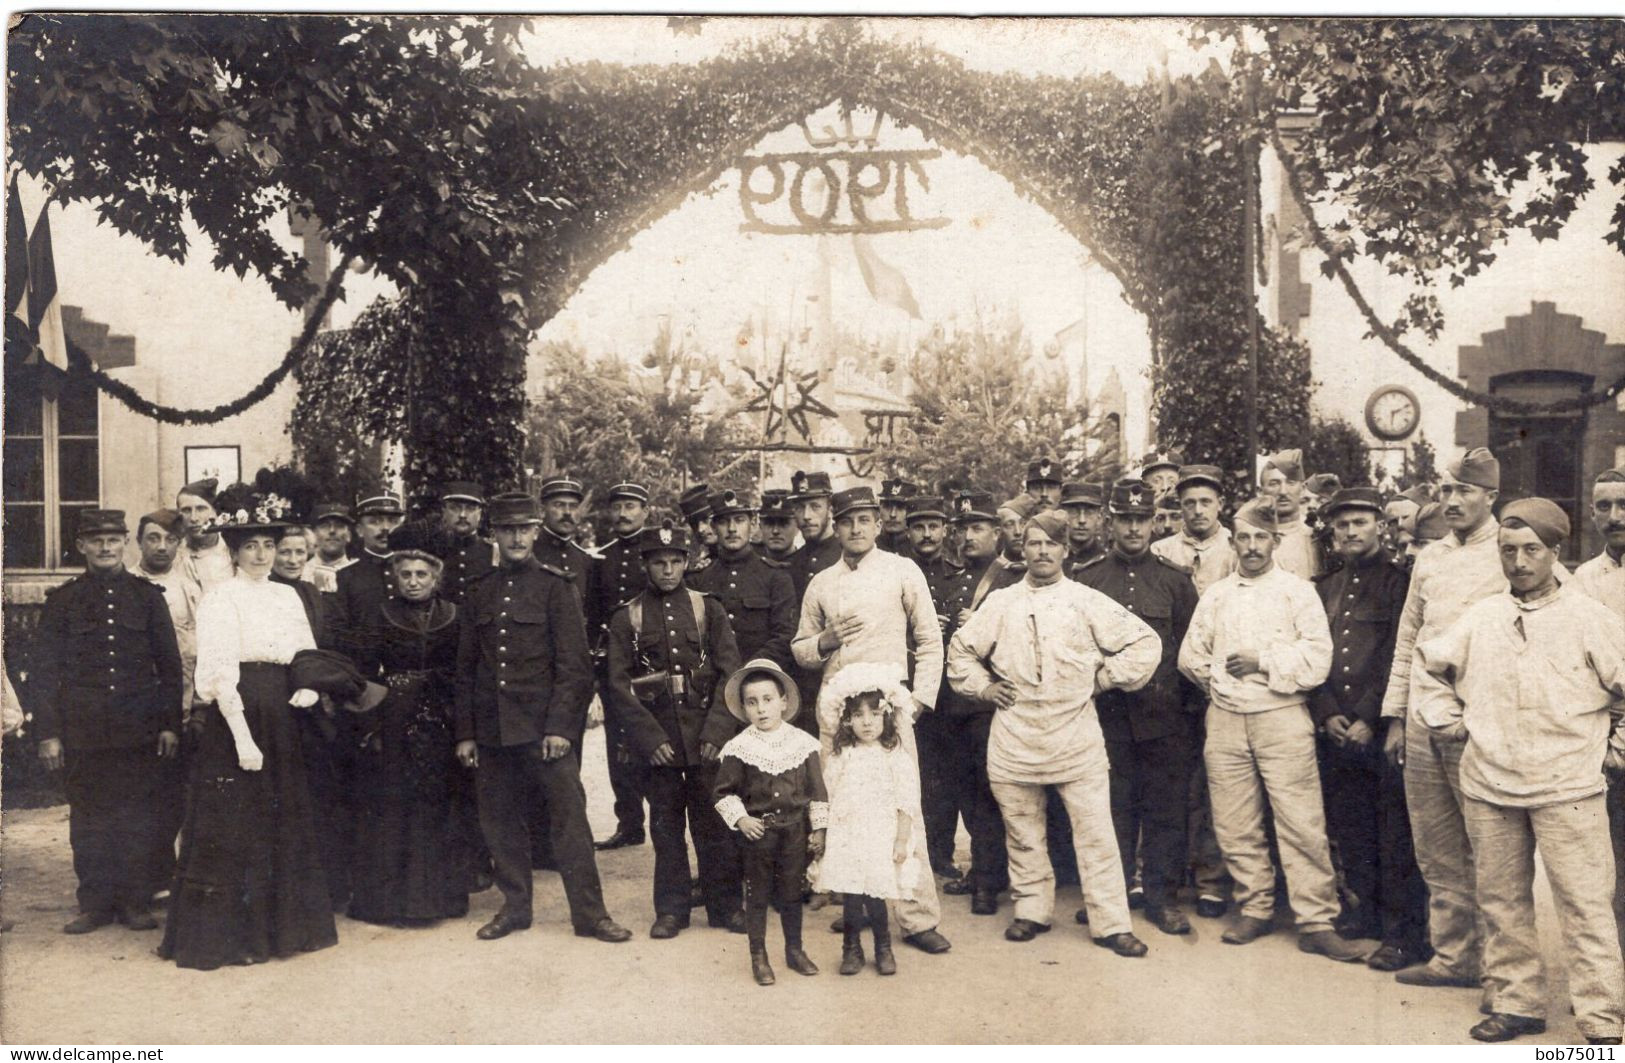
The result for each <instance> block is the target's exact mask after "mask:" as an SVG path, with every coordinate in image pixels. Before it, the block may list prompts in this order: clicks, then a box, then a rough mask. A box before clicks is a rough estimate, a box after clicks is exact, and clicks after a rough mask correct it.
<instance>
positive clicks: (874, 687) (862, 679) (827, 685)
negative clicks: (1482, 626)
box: [818, 661, 914, 734]
mask: <svg viewBox="0 0 1625 1063" xmlns="http://www.w3.org/2000/svg"><path fill="white" fill-rule="evenodd" d="M903 674H904V672H903V666H901V665H896V664H882V663H880V662H877V661H858V662H855V663H853V664H849V665H847V666H846V667H845V668H842V669H841V670H840V671H839V672H836V673H835V674H834V675H832V676H829V677H827V678H826V679H825V680H824V682H823V685H822V686H820V687H819V689H818V727H819V730H820V731H823V732H825V733H830V734H833V733H834V732H835V730H836V729H837V728H838V727H839V726H840V724H841V710H842V709H843V708H844V707H845V706H846V702H847V699H849V698H853V697H856V696H857V695H859V694H867V693H869V692H870V691H878V692H879V694H880V708H881V711H883V712H888V713H891V714H893V716H894V717H895V718H896V719H897V721H898V722H899V723H901V722H903V721H905V720H911V719H913V718H914V695H913V694H910V693H909V692H908V687H906V686H904V685H903Z"/></svg>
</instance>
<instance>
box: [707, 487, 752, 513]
mask: <svg viewBox="0 0 1625 1063" xmlns="http://www.w3.org/2000/svg"><path fill="white" fill-rule="evenodd" d="M705 504H706V507H707V508H708V509H709V510H710V511H711V519H712V520H720V519H721V518H723V517H731V516H733V515H734V514H736V513H755V512H756V506H755V505H754V504H753V503H752V502H751V499H750V496H749V495H746V494H744V493H742V492H739V491H735V490H734V489H733V488H731V487H729V488H726V489H724V490H721V491H712V492H711V493H710V494H709V495H707V496H706V499H705Z"/></svg>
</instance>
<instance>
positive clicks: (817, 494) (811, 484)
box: [790, 469, 835, 502]
mask: <svg viewBox="0 0 1625 1063" xmlns="http://www.w3.org/2000/svg"><path fill="white" fill-rule="evenodd" d="M834 493H835V492H834V490H833V489H832V488H831V487H830V482H829V473H827V472H802V471H801V470H799V469H798V470H796V472H795V474H794V475H793V476H791V477H790V501H792V502H803V501H806V500H807V499H809V498H828V497H829V496H830V495H832V494H834Z"/></svg>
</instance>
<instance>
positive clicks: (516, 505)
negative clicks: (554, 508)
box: [485, 491, 542, 528]
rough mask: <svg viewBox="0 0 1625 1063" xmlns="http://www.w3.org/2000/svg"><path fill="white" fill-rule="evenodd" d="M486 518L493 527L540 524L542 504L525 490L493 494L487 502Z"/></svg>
mask: <svg viewBox="0 0 1625 1063" xmlns="http://www.w3.org/2000/svg"><path fill="white" fill-rule="evenodd" d="M485 519H486V521H487V522H489V523H490V525H491V527H493V528H501V527H504V526H511V525H514V524H540V523H541V522H542V506H541V503H539V502H537V501H536V500H535V499H534V498H532V497H530V495H528V494H526V493H525V492H523V491H505V492H503V493H502V494H500V495H492V496H491V501H490V502H488V503H487V504H486V514H485Z"/></svg>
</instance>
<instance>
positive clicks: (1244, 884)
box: [1202, 705, 1338, 933]
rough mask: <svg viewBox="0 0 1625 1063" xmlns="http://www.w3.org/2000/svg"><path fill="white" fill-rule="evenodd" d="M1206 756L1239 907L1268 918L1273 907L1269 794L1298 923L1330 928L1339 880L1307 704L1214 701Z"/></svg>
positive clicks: (1304, 927) (1310, 928)
mask: <svg viewBox="0 0 1625 1063" xmlns="http://www.w3.org/2000/svg"><path fill="white" fill-rule="evenodd" d="M1202 759H1203V762H1204V763H1205V764H1206V765H1207V782H1208V791H1209V794H1210V795H1211V797H1212V799H1213V832H1214V834H1216V835H1217V836H1218V839H1219V848H1220V849H1221V850H1223V851H1224V863H1225V867H1227V868H1228V869H1229V871H1230V877H1231V878H1233V879H1235V880H1236V891H1237V893H1236V902H1237V904H1238V906H1239V907H1240V908H1241V914H1242V915H1250V916H1252V917H1254V918H1256V919H1263V920H1265V921H1266V922H1267V921H1269V920H1270V919H1271V918H1272V917H1273V916H1274V914H1275V867H1274V865H1273V864H1271V863H1270V851H1269V841H1268V838H1267V836H1266V834H1265V832H1264V798H1265V795H1266V794H1267V795H1268V797H1269V806H1270V808H1271V809H1272V810H1273V811H1274V813H1275V836H1276V840H1277V841H1278V842H1279V843H1280V848H1281V863H1282V865H1283V868H1284V870H1285V871H1286V888H1287V898H1288V900H1290V901H1291V903H1292V914H1293V915H1294V916H1296V917H1297V921H1298V929H1299V931H1301V932H1303V933H1313V932H1315V931H1318V930H1330V929H1331V928H1332V922H1333V920H1335V919H1336V918H1337V911H1338V905H1337V880H1336V878H1335V877H1334V875H1333V872H1332V853H1331V847H1330V845H1329V844H1328V843H1327V841H1326V808H1325V805H1323V804H1322V803H1321V795H1320V767H1319V765H1318V764H1317V763H1316V761H1315V726H1314V724H1313V723H1312V722H1311V721H1310V719H1309V710H1308V709H1307V708H1306V707H1305V706H1303V705H1288V706H1286V707H1284V708H1279V709H1267V710H1265V711H1264V712H1228V711H1226V710H1224V709H1221V708H1219V707H1217V706H1213V705H1210V706H1208V710H1207V745H1206V747H1205V748H1204V749H1203V751H1202Z"/></svg>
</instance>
